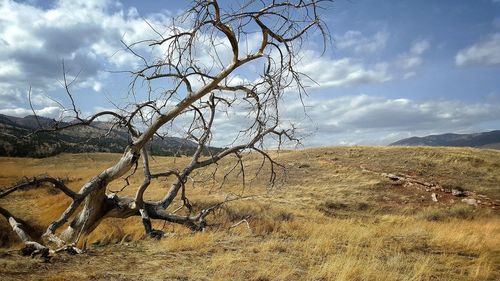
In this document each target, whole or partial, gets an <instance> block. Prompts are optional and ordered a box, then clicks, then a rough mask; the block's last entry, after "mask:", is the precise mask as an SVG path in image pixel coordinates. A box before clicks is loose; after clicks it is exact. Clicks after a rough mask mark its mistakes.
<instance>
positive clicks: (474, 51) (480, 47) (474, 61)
mask: <svg viewBox="0 0 500 281" xmlns="http://www.w3.org/2000/svg"><path fill="white" fill-rule="evenodd" d="M455 64H456V65H458V66H471V65H499V64H500V33H495V34H493V35H491V36H489V37H488V38H487V39H486V40H483V41H481V42H478V43H476V44H474V45H472V46H470V47H467V48H465V49H462V50H460V51H459V52H458V53H457V55H456V56H455Z"/></svg>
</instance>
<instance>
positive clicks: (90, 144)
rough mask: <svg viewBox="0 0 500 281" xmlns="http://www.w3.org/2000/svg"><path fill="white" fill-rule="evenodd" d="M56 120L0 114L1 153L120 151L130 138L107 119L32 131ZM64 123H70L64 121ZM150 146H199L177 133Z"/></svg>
mask: <svg viewBox="0 0 500 281" xmlns="http://www.w3.org/2000/svg"><path fill="white" fill-rule="evenodd" d="M55 122H56V121H55V120H53V119H49V118H45V117H40V116H38V120H37V118H36V117H35V116H33V115H30V116H26V117H24V118H19V117H13V116H7V115H3V114H0V156H15V157H47V156H51V155H56V154H59V153H62V152H66V153H86V152H116V153H121V152H123V150H124V149H125V147H126V146H127V145H128V144H129V142H130V139H129V136H128V134H127V133H126V132H125V130H120V129H113V130H111V131H110V130H109V128H110V125H109V123H106V122H95V123H94V124H93V125H92V126H77V127H72V128H69V129H65V130H62V131H58V132H50V133H45V132H44V133H37V134H31V135H30V133H31V132H33V131H34V130H36V128H39V126H40V125H41V126H42V127H51V126H52V125H53V124H54V123H55ZM65 124H67V123H62V124H61V125H65ZM28 135H29V136H28ZM149 149H150V151H151V153H152V154H153V155H163V156H174V155H192V154H193V153H194V151H195V150H196V143H194V142H192V141H189V140H186V139H182V138H177V137H165V138H162V139H161V138H159V137H157V138H154V139H153V141H152V144H151V145H150V146H149ZM210 150H212V151H213V152H216V151H219V150H220V149H218V148H215V147H210ZM205 152H208V150H207V151H205Z"/></svg>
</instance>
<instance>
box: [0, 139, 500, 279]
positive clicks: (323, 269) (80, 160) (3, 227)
mask: <svg viewBox="0 0 500 281" xmlns="http://www.w3.org/2000/svg"><path fill="white" fill-rule="evenodd" d="M272 154H274V156H275V157H276V158H277V159H278V162H280V163H283V164H284V166H285V167H286V172H284V171H283V170H281V169H280V168H276V171H277V172H278V177H277V181H276V184H275V185H274V186H270V185H269V182H268V179H269V176H270V174H269V163H266V165H265V166H264V169H263V170H262V171H261V173H260V174H259V175H258V176H257V177H256V176H255V173H256V172H257V170H258V169H259V166H260V163H261V161H262V159H261V158H259V157H258V156H257V155H253V154H251V155H247V156H245V168H246V169H245V170H246V172H245V179H246V184H245V185H243V184H242V177H243V175H242V174H241V173H238V169H235V170H234V171H233V172H232V173H231V174H230V175H229V177H227V178H226V179H225V180H224V178H223V175H224V171H229V170H231V168H232V167H233V165H234V162H233V161H231V159H228V160H227V161H223V162H222V163H220V165H219V166H218V167H217V176H216V178H215V180H212V179H210V178H211V174H212V172H213V171H214V168H209V169H207V170H204V171H201V172H200V173H199V174H197V175H195V177H194V179H195V180H199V181H200V182H196V183H195V184H193V182H189V183H188V184H187V195H188V197H189V199H190V200H191V202H192V203H193V205H194V207H195V208H196V209H201V208H203V207H206V206H209V205H210V204H213V203H215V202H219V201H222V200H224V199H225V198H227V196H230V197H231V198H232V197H234V194H239V195H241V194H243V195H244V196H247V197H246V198H245V199H242V200H237V201H232V202H230V203H228V204H226V205H225V206H224V207H223V208H221V209H219V210H218V211H216V212H215V213H214V214H213V215H211V216H210V217H209V221H210V223H211V226H210V227H209V228H208V229H207V230H206V231H205V232H201V233H191V232H190V231H188V230H187V229H185V228H183V227H182V226H178V225H172V224H164V223H163V222H160V221H156V222H154V226H155V227H156V228H159V229H163V230H164V231H166V232H167V233H168V234H169V235H168V237H166V238H164V239H162V240H161V241H156V240H152V239H149V238H145V237H144V234H143V232H144V231H143V227H142V224H141V222H140V219H139V218H138V217H137V218H129V219H126V220H118V219H108V220H105V221H104V222H103V223H102V225H100V226H99V227H98V228H97V229H96V230H95V231H94V232H93V233H92V234H91V235H90V236H89V237H87V238H86V239H85V240H86V244H87V248H88V252H87V253H86V254H82V255H79V256H67V255H58V256H56V257H55V258H54V259H53V261H52V263H50V264H43V265H42V264H41V262H40V261H39V260H36V259H30V258H24V257H19V256H18V254H17V252H15V251H14V250H15V249H16V248H19V247H20V246H21V245H20V244H19V242H17V240H16V237H15V236H14V235H12V234H11V233H10V232H9V228H8V225H7V222H6V221H5V220H4V219H3V218H1V219H0V233H1V234H0V238H1V240H0V243H1V244H2V246H3V247H4V248H3V249H2V255H1V256H0V274H1V276H2V280H4V277H5V279H16V278H19V277H20V276H28V277H30V278H32V279H47V280H68V279H73V280H79V279H105V280H138V279H139V280H150V279H153V280H154V279H157V280H499V279H500V266H499V265H500V216H499V211H498V210H494V209H492V208H489V207H472V206H468V205H466V204H464V203H462V202H460V199H459V198H457V199H456V200H453V201H451V199H446V200H441V201H440V202H437V203H435V202H432V201H431V198H430V194H429V193H428V192H425V191H422V190H418V189H415V188H411V187H403V186H400V185H394V184H393V183H392V182H390V181H389V180H387V179H385V178H383V177H382V176H380V175H379V174H378V173H371V172H366V171H364V169H367V170H371V171H376V172H380V173H381V172H387V173H404V174H410V175H414V176H415V177H418V178H421V179H423V180H426V181H429V182H437V183H439V184H441V185H443V186H449V187H461V188H463V189H466V190H470V191H475V192H478V193H480V194H484V195H485V196H488V197H490V198H492V199H500V151H495V150H478V149H468V148H424V147H413V148H404V147H338V148H318V149H307V150H298V151H282V152H280V153H276V152H272ZM119 157H120V155H115V154H79V155H69V154H64V155H60V156H56V157H51V158H46V159H19V158H17V159H16V158H1V159H0V186H4V187H5V186H8V185H11V184H13V183H15V182H16V181H19V180H22V178H23V177H32V176H36V175H40V174H50V175H54V176H58V177H61V178H64V179H66V180H67V184H68V185H69V186H71V187H72V188H74V189H75V190H78V189H79V188H80V187H81V185H82V184H84V183H85V181H86V180H88V179H89V178H91V177H92V176H95V175H96V173H97V172H99V171H101V170H103V169H105V168H106V167H108V166H109V165H111V164H113V162H114V161H116V160H117V159H119ZM233 160H234V159H233ZM188 161H189V159H188V158H185V157H181V158H168V157H156V158H155V159H154V160H152V161H151V165H152V169H153V170H155V171H161V170H162V169H163V170H166V169H173V168H178V169H181V168H182V165H183V164H186V163H187V162H188ZM361 167H363V168H361ZM138 169H139V170H138V172H137V173H136V175H134V176H132V177H131V180H130V186H129V187H126V188H125V189H124V190H123V191H122V192H120V193H119V194H120V195H133V194H134V191H135V187H136V186H138V185H139V184H140V182H141V178H140V175H141V171H140V166H139V167H138ZM169 183H170V182H169V181H158V182H154V184H153V185H152V186H151V188H150V189H149V191H148V192H147V195H146V198H147V199H149V200H156V199H160V198H161V197H162V195H163V194H164V193H165V192H166V190H167V189H168V186H169ZM221 183H224V184H223V185H222V187H221ZM123 186H124V182H123V181H116V182H114V183H113V184H112V185H111V186H110V187H109V189H110V190H115V191H116V190H119V189H121V188H122V187H123ZM68 203H69V202H68V200H67V199H66V198H65V197H64V195H63V194H59V193H57V192H55V191H54V190H52V189H50V188H44V189H31V190H26V191H20V192H17V193H13V194H11V195H9V196H8V197H6V198H3V199H0V205H1V206H2V207H4V208H6V209H8V210H10V211H11V212H12V213H14V214H15V215H17V216H19V217H21V218H23V219H25V220H27V221H29V222H30V223H32V224H34V225H35V226H37V227H38V228H39V230H40V231H41V230H42V229H43V227H42V226H46V225H47V224H48V223H49V222H50V221H51V220H53V219H54V218H56V217H57V216H58V215H59V214H60V212H62V211H63V210H64V209H65V208H66V206H67V204H68ZM177 206H178V204H175V206H172V209H175V208H176V207H177ZM243 219H246V220H247V221H248V225H249V228H248V227H247V224H246V223H241V224H240V225H238V226H236V227H234V228H230V227H231V226H232V225H234V224H236V223H238V222H240V221H242V220H243ZM82 243H83V242H82ZM72 267H74V268H75V269H76V270H74V271H73V270H71V268H72ZM144 273H147V274H148V275H147V276H146V275H144ZM23 278H26V277H23ZM28 279H29V278H28Z"/></svg>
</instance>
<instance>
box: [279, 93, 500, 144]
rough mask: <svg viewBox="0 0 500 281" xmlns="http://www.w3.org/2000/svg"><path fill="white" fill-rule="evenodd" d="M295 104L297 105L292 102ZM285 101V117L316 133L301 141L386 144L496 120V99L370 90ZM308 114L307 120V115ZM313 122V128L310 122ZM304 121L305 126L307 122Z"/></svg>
mask: <svg viewBox="0 0 500 281" xmlns="http://www.w3.org/2000/svg"><path fill="white" fill-rule="evenodd" d="M294 105H295V106H294ZM305 106H306V108H307V115H308V117H305V116H304V114H302V113H300V112H301V111H300V110H297V108H300V107H301V104H300V103H299V102H294V103H292V102H287V103H286V106H283V108H282V110H283V113H284V119H286V120H290V121H292V122H295V123H298V124H303V127H302V129H303V132H304V133H306V134H310V133H314V132H317V133H316V134H315V135H314V136H313V137H311V138H309V139H307V140H306V142H305V144H306V145H309V146H313V145H334V144H340V143H341V142H342V141H343V142H345V143H350V144H387V143H389V142H391V141H395V140H397V139H398V138H400V137H402V136H403V135H405V134H406V135H415V134H421V135H426V134H430V133H444V132H459V131H464V130H468V129H470V128H477V127H478V125H479V124H481V123H483V122H497V123H498V122H500V111H498V106H499V105H498V104H491V103H476V104H468V103H464V102H460V101H452V100H448V101H416V100H411V99H406V98H400V99H394V98H392V99H391V98H385V97H373V96H368V95H356V96H344V97H336V98H332V99H328V100H322V99H314V98H312V97H310V98H308V99H306V100H305ZM309 118H310V120H309ZM310 121H312V122H313V123H314V124H315V128H314V129H313V130H311V129H308V128H311V126H310V124H309V122H310ZM305 124H308V125H305Z"/></svg>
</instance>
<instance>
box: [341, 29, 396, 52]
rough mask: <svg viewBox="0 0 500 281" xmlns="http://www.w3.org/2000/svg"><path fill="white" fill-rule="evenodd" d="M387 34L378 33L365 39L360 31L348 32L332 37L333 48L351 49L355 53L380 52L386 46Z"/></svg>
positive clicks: (383, 32)
mask: <svg viewBox="0 0 500 281" xmlns="http://www.w3.org/2000/svg"><path fill="white" fill-rule="evenodd" d="M388 38H389V33H388V32H385V31H379V32H377V33H375V34H374V35H373V36H371V37H366V36H364V35H363V33H361V32H360V31H356V30H349V31H347V32H346V33H344V34H343V35H341V36H336V37H334V39H335V43H336V44H335V46H337V47H338V48H339V49H347V48H349V49H352V50H354V52H357V53H374V52H378V51H381V50H383V49H384V48H385V46H386V44H387V39H388Z"/></svg>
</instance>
